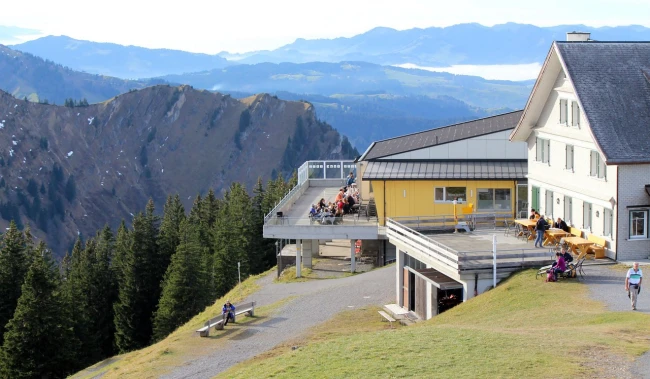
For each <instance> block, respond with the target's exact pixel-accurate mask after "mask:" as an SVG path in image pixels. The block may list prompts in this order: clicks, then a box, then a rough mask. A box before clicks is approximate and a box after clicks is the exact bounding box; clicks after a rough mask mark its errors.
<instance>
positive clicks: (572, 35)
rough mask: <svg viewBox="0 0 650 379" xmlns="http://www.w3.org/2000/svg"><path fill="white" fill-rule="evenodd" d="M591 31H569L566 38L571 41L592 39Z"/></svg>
mask: <svg viewBox="0 0 650 379" xmlns="http://www.w3.org/2000/svg"><path fill="white" fill-rule="evenodd" d="M590 38H591V33H587V32H568V33H567V34H566V40H567V41H569V42H586V41H590Z"/></svg>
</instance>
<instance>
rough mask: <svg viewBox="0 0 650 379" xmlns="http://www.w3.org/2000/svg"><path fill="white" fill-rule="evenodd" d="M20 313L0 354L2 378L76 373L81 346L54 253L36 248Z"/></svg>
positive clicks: (52, 376) (8, 326)
mask: <svg viewBox="0 0 650 379" xmlns="http://www.w3.org/2000/svg"><path fill="white" fill-rule="evenodd" d="M36 251H37V254H35V257H34V261H33V262H32V264H31V266H30V268H29V270H28V272H27V275H26V277H25V283H24V284H23V286H22V294H21V296H20V299H19V300H18V305H17V307H16V312H15V313H14V316H13V318H12V319H11V321H9V323H8V324H7V333H6V336H5V341H4V344H3V346H2V354H1V355H0V367H1V368H2V372H1V373H0V374H1V375H0V376H2V377H6V378H47V377H49V378H62V377H65V376H66V375H67V374H68V373H70V372H72V371H73V370H74V365H75V362H74V358H73V357H74V353H73V352H74V351H75V349H78V344H77V341H76V339H75V336H74V334H73V333H72V328H71V326H70V324H69V321H68V320H69V314H68V312H67V310H66V308H65V304H64V301H63V298H62V294H61V292H60V278H59V273H58V270H57V268H56V265H55V263H54V261H53V259H52V256H51V253H50V252H49V251H48V250H47V249H46V248H45V244H44V243H42V242H41V243H40V244H39V246H38V247H37V249H36Z"/></svg>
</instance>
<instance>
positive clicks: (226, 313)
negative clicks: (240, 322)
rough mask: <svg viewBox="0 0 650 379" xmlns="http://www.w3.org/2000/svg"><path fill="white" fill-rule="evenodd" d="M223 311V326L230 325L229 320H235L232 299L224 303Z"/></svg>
mask: <svg viewBox="0 0 650 379" xmlns="http://www.w3.org/2000/svg"><path fill="white" fill-rule="evenodd" d="M221 313H222V314H223V317H224V319H225V320H224V322H223V326H226V325H228V320H232V322H235V306H234V305H232V304H230V300H228V301H226V304H224V305H223V308H222V309H221Z"/></svg>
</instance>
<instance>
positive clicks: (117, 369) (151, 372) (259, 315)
mask: <svg viewBox="0 0 650 379" xmlns="http://www.w3.org/2000/svg"><path fill="white" fill-rule="evenodd" d="M275 270H276V269H275V268H273V269H271V270H269V271H267V272H265V273H263V274H260V275H256V276H252V277H250V278H248V279H246V280H245V281H244V282H242V284H241V286H236V287H235V288H233V289H232V290H231V291H230V292H229V293H228V294H226V296H224V297H222V298H221V299H218V300H217V301H216V302H215V303H214V304H213V305H211V306H209V307H207V308H206V309H205V311H203V312H201V313H200V314H199V315H197V316H196V317H194V318H193V319H192V320H190V321H189V322H187V323H186V324H185V325H183V326H181V327H179V328H178V329H177V330H176V331H174V332H173V333H172V334H170V335H169V336H168V337H167V338H165V339H164V340H162V341H160V342H158V343H156V344H154V345H151V346H149V347H146V348H144V349H141V350H136V351H133V352H130V353H126V354H122V355H118V356H115V357H112V358H109V359H106V360H104V361H102V362H99V363H97V364H95V365H93V366H91V367H89V368H87V369H85V370H82V371H80V372H79V373H77V374H76V375H74V376H73V378H92V377H95V376H97V375H99V374H101V373H105V375H104V376H102V378H105V379H108V378H157V377H159V376H160V375H162V374H164V373H165V372H168V371H170V370H171V369H173V368H175V367H177V366H180V365H182V364H183V363H185V362H186V361H189V360H191V359H194V358H196V357H200V356H201V355H204V354H207V353H209V352H212V351H214V350H215V348H217V349H218V348H220V347H219V346H215V345H221V346H224V347H225V345H224V344H218V343H215V339H216V340H219V339H226V338H232V337H235V336H236V334H237V333H241V332H243V331H244V330H245V328H243V329H240V325H245V324H247V323H251V322H256V321H257V320H260V319H263V318H265V317H268V316H269V315H270V314H272V313H273V312H274V311H275V310H276V309H277V308H278V306H279V305H281V304H272V305H269V306H265V307H259V308H255V317H245V316H239V317H238V318H237V326H236V327H234V328H229V327H227V328H226V329H225V330H224V331H219V332H214V331H211V332H210V337H208V338H200V337H199V336H198V334H195V333H194V331H195V330H196V329H199V328H200V327H202V326H203V324H204V323H205V321H206V320H207V319H209V318H212V317H214V316H216V315H218V314H221V307H222V305H223V303H224V302H225V301H226V300H228V299H229V300H230V301H232V302H233V303H235V304H237V303H238V302H240V301H242V300H243V299H245V298H246V297H247V296H249V295H251V294H253V293H254V292H256V291H257V290H258V289H259V286H258V285H257V283H256V281H257V279H259V278H260V277H262V276H264V275H273V272H275ZM289 300H290V299H289ZM285 301H288V300H285Z"/></svg>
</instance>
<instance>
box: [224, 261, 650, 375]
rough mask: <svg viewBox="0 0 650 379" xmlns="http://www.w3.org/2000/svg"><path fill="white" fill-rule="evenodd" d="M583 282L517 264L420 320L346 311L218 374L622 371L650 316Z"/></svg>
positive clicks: (639, 347)
mask: <svg viewBox="0 0 650 379" xmlns="http://www.w3.org/2000/svg"><path fill="white" fill-rule="evenodd" d="M587 291H588V288H587V286H586V285H584V284H582V283H579V282H561V283H544V281H543V280H535V277H534V272H532V271H526V272H521V273H519V274H516V275H515V276H513V277H512V278H510V279H509V280H507V281H506V282H505V283H503V284H501V285H500V286H498V287H497V288H496V289H495V290H492V291H490V292H488V293H486V294H484V295H481V296H478V297H476V298H474V299H471V300H470V301H468V302H466V303H464V304H462V305H460V306H458V307H456V308H454V309H452V310H450V311H448V312H446V313H443V314H442V315H440V316H438V317H435V318H434V319H432V320H429V321H427V322H424V323H421V324H417V325H416V326H410V327H402V328H397V329H392V330H391V329H388V324H387V323H384V324H383V326H380V327H381V329H382V330H377V327H376V326H377V323H378V321H379V316H378V315H377V312H376V311H374V310H361V311H356V312H350V313H348V314H345V315H342V317H339V318H337V319H335V320H331V321H330V322H329V323H328V324H327V325H323V326H321V327H319V328H318V329H316V330H313V331H312V332H311V334H310V335H308V336H305V337H304V338H303V339H301V340H300V341H293V342H291V343H285V344H283V345H281V346H279V347H278V348H276V349H275V350H274V351H271V352H269V353H267V354H264V355H263V356H260V357H257V358H255V359H253V360H251V361H247V362H243V363H241V364H240V365H237V366H235V367H233V368H231V369H230V370H228V371H226V372H224V373H223V374H222V375H220V376H219V377H224V378H232V377H236V378H255V377H280V378H284V377H291V378H296V377H304V378H309V377H312V378H314V377H322V375H324V374H325V373H326V375H327V377H330V378H333V377H345V378H367V377H441V378H452V377H456V378H476V377H489V378H493V377H518V378H531V377H546V376H549V373H551V374H550V376H551V377H576V376H579V377H612V375H614V376H616V371H608V370H613V369H615V368H612V365H611V363H612V362H617V363H619V364H620V363H622V364H625V363H626V362H629V361H631V360H632V359H633V358H634V357H636V356H639V355H640V354H642V353H643V352H645V351H646V350H647V349H648V341H649V340H650V323H648V321H649V320H650V319H649V317H648V315H645V314H640V313H633V312H609V311H606V310H605V307H604V305H603V304H601V303H598V302H595V301H592V300H589V299H588V294H587ZM368 325H370V326H368ZM373 326H374V327H373ZM295 345H298V346H300V347H299V348H298V349H295V350H294V349H291V348H290V347H291V346H295Z"/></svg>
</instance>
